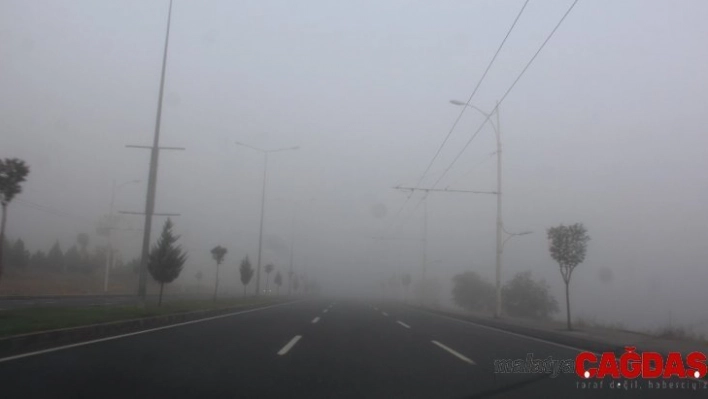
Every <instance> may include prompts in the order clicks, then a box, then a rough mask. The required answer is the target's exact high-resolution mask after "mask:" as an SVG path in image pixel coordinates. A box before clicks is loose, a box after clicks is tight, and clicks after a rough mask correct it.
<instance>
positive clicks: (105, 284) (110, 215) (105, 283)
mask: <svg viewBox="0 0 708 399" xmlns="http://www.w3.org/2000/svg"><path fill="white" fill-rule="evenodd" d="M115 199H116V179H113V185H112V186H111V205H110V207H109V208H108V231H107V232H106V234H107V236H106V238H107V239H108V253H107V254H106V266H105V270H104V271H103V293H104V294H107V293H108V274H109V273H110V269H111V266H112V264H113V245H112V243H111V232H112V231H113V205H114V203H115Z"/></svg>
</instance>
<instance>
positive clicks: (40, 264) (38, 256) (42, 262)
mask: <svg viewBox="0 0 708 399" xmlns="http://www.w3.org/2000/svg"><path fill="white" fill-rule="evenodd" d="M30 265H32V268H34V269H42V268H44V267H45V266H46V265H47V257H46V256H45V255H44V252H42V251H37V252H35V253H34V254H32V256H31V257H30Z"/></svg>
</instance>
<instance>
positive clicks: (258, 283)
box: [256, 152, 268, 295]
mask: <svg viewBox="0 0 708 399" xmlns="http://www.w3.org/2000/svg"><path fill="white" fill-rule="evenodd" d="M263 155H264V162H263V190H262V192H261V229H260V233H259V234H258V261H257V262H256V295H259V294H260V292H261V257H262V255H263V216H264V214H265V195H266V181H267V179H268V152H264V153H263Z"/></svg>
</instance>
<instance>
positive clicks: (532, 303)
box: [502, 271, 558, 319]
mask: <svg viewBox="0 0 708 399" xmlns="http://www.w3.org/2000/svg"><path fill="white" fill-rule="evenodd" d="M502 297H503V298H504V301H503V302H502V303H503V304H504V312H505V313H506V314H508V315H509V316H514V317H525V318H531V319H548V318H550V317H551V315H552V314H553V313H556V312H557V311H558V302H557V301H556V298H554V297H553V295H551V293H550V291H549V287H548V284H546V282H545V281H544V280H539V281H536V280H534V279H533V278H532V276H531V272H530V271H525V272H520V273H517V274H516V275H514V277H513V278H512V279H511V280H509V281H507V282H506V284H504V286H503V287H502Z"/></svg>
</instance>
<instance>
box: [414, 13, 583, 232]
mask: <svg viewBox="0 0 708 399" xmlns="http://www.w3.org/2000/svg"><path fill="white" fill-rule="evenodd" d="M578 1H579V0H574V1H573V3H572V4H571V5H570V7H568V9H567V10H566V12H565V14H563V16H562V17H561V18H560V20H559V21H558V23H557V24H556V26H555V27H554V28H553V30H551V32H550V33H549V34H548V36H547V37H546V39H545V40H544V41H543V43H541V46H539V48H538V50H536V52H535V53H534V55H533V56H532V57H531V59H529V61H528V62H527V63H526V66H524V68H523V69H522V70H521V72H520V73H519V75H518V76H517V77H516V79H514V82H513V83H512V84H511V86H509V88H508V89H507V90H506V92H505V93H504V95H503V96H502V97H501V98H500V99H499V101H497V105H496V106H495V107H494V109H493V110H492V111H491V112H490V113H488V114H487V115H486V117H485V118H484V121H482V123H481V124H480V125H479V128H477V130H476V131H475V132H474V134H473V135H472V137H470V139H469V140H467V143H465V145H464V147H462V149H461V150H460V151H459V152H458V153H457V155H456V156H455V159H453V161H452V162H451V163H450V164H449V165H448V166H447V168H445V171H444V172H443V174H442V175H440V177H439V178H438V179H437V180H436V181H435V183H434V184H433V186H432V187H433V188H435V187H436V186H437V185H438V184H439V183H440V181H441V180H442V179H443V177H445V175H447V172H449V171H450V169H452V167H453V166H454V165H455V163H457V161H458V160H459V159H460V157H461V156H462V154H463V153H464V152H465V151H466V150H467V148H468V147H469V145H470V143H472V141H473V140H474V139H475V138H476V137H477V136H478V135H479V132H481V131H482V129H483V128H484V125H486V124H487V122H489V118H491V116H492V115H493V114H494V113H495V112H497V110H498V108H499V105H501V103H502V102H504V100H505V99H506V97H507V96H508V95H509V93H510V92H511V91H512V90H513V89H514V87H515V86H516V84H517V83H518V82H519V80H521V78H522V77H523V76H524V74H525V73H526V71H527V70H528V69H529V67H530V66H531V64H532V63H533V62H534V61H535V60H536V57H538V55H539V54H540V53H541V51H542V50H543V48H544V47H546V44H547V43H548V42H549V41H550V40H551V38H552V37H553V35H554V34H555V33H556V31H557V30H558V28H559V27H560V26H561V24H563V21H565V18H566V17H567V16H568V14H570V12H571V11H572V10H573V8H574V7H575V5H576V4H577V3H578ZM468 104H469V102H468ZM466 108H468V107H463V110H464V109H466ZM422 202H423V200H419V201H418V203H417V204H416V206H415V208H413V211H412V212H411V214H412V213H415V211H416V210H417V209H418V207H419V206H420V204H421V203H422ZM405 222H407V220H406V221H405ZM405 222H404V223H403V225H405Z"/></svg>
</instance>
